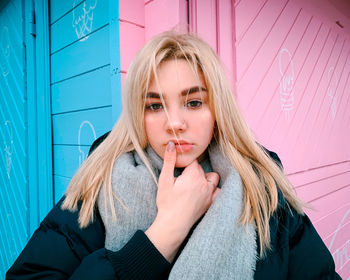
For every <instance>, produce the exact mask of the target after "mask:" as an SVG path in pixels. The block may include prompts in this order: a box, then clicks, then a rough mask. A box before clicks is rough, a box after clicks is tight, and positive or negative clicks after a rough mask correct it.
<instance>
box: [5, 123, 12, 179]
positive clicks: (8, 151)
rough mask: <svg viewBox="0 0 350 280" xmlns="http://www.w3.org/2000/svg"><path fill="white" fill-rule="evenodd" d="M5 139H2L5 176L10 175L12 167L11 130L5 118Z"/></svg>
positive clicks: (10, 125)
mask: <svg viewBox="0 0 350 280" xmlns="http://www.w3.org/2000/svg"><path fill="white" fill-rule="evenodd" d="M4 125H5V141H4V152H5V160H6V171H7V177H8V178H9V179H10V177H11V168H12V154H13V130H12V124H11V122H10V121H9V120H6V121H5V123H4Z"/></svg>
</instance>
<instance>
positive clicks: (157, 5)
mask: <svg viewBox="0 0 350 280" xmlns="http://www.w3.org/2000/svg"><path fill="white" fill-rule="evenodd" d="M187 5H188V6H187ZM188 19H189V22H187V20H188ZM337 21H338V24H336V22H337ZM187 23H188V24H189V29H190V30H192V31H194V32H197V33H198V34H199V35H200V36H202V37H203V38H204V39H205V40H207V41H208V42H209V43H210V44H211V46H212V47H213V48H214V49H215V50H216V51H217V52H218V53H219V55H220V57H221V58H222V60H223V62H224V66H225V68H226V71H227V73H228V75H229V77H230V79H231V82H232V86H233V88H234V89H235V95H236V97H237V99H238V102H239V104H240V106H241V109H242V111H243V114H244V115H245V117H246V119H247V121H248V123H249V125H250V126H251V128H252V130H253V131H254V133H255V134H256V136H257V138H258V140H259V142H260V143H262V144H263V145H264V146H266V147H267V148H269V149H271V150H274V151H276V152H277V153H278V155H279V156H280V158H281V159H282V162H283V164H284V169H285V172H286V173H287V174H288V177H289V178H290V180H291V182H292V183H293V185H294V187H295V190H296V192H297V193H298V195H299V196H300V197H301V198H302V199H303V200H305V201H307V202H309V203H310V204H311V205H312V206H313V208H314V210H311V209H306V212H307V214H308V215H309V216H310V218H311V220H312V221H313V223H314V225H315V227H316V228H317V230H318V232H319V233H320V235H321V237H322V239H323V240H324V242H325V243H326V245H327V246H328V248H329V249H330V251H331V253H332V254H333V257H334V260H335V263H336V267H337V271H338V272H339V273H340V275H341V276H342V277H343V278H344V279H349V278H350V260H349V258H350V252H349V249H350V145H349V142H350V141H349V140H350V110H349V109H350V4H349V2H347V0H308V1H303V0H289V1H288V0H236V1H231V0H190V1H188V2H187V1H185V0H150V1H144V0H133V1H130V0H120V36H121V38H120V40H121V70H122V79H123V77H124V75H125V73H126V70H127V68H128V65H129V63H130V61H131V59H132V57H133V56H134V55H135V53H136V52H137V50H139V49H140V48H141V47H142V45H143V44H144V42H145V41H146V40H147V39H149V38H150V37H151V36H153V35H154V34H156V33H158V32H161V31H163V30H166V29H169V28H172V27H174V26H176V25H177V26H180V28H182V29H185V28H186V26H187V25H186V24H187ZM341 26H342V27H341ZM234 80H236V81H237V82H236V83H234Z"/></svg>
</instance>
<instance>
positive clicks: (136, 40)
mask: <svg viewBox="0 0 350 280" xmlns="http://www.w3.org/2000/svg"><path fill="white" fill-rule="evenodd" d="M119 28H120V67H121V71H124V72H126V71H127V70H128V68H129V65H130V63H131V61H132V60H133V58H134V57H135V55H136V53H137V52H138V51H139V50H140V49H141V48H142V47H143V45H144V44H145V30H144V28H142V27H140V26H136V25H134V24H130V23H127V22H120V23H119Z"/></svg>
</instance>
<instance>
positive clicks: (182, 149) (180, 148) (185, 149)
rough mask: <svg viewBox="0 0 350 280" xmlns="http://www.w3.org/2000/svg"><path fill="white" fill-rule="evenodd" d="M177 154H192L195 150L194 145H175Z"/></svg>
mask: <svg viewBox="0 0 350 280" xmlns="http://www.w3.org/2000/svg"><path fill="white" fill-rule="evenodd" d="M175 148H176V152H178V153H185V152H190V151H191V150H192V149H193V145H192V144H189V143H180V144H178V143H175Z"/></svg>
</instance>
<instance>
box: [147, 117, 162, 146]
mask: <svg viewBox="0 0 350 280" xmlns="http://www.w3.org/2000/svg"><path fill="white" fill-rule="evenodd" d="M144 127H145V132H146V137H147V139H148V142H149V143H150V144H151V145H152V144H153V142H154V140H155V139H156V138H157V135H159V130H160V127H161V125H160V122H159V118H155V117H154V116H150V115H145V118H144Z"/></svg>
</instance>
